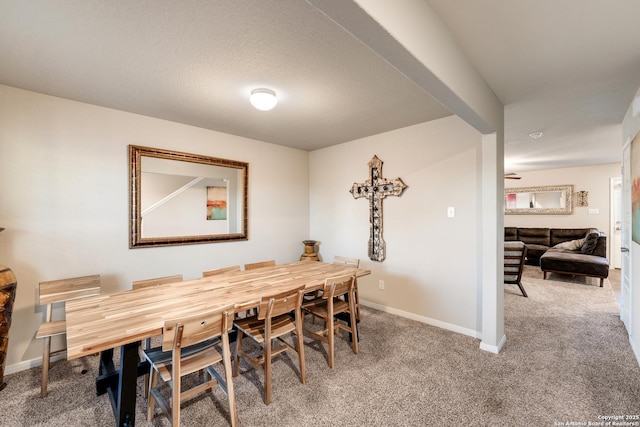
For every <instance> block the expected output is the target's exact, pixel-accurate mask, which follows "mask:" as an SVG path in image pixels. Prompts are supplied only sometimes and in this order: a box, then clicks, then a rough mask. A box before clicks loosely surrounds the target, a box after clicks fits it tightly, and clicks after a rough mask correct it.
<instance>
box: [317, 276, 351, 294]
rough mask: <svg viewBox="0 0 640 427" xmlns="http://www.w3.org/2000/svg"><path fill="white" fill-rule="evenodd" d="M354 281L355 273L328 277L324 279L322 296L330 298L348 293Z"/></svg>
mask: <svg viewBox="0 0 640 427" xmlns="http://www.w3.org/2000/svg"><path fill="white" fill-rule="evenodd" d="M354 281H355V275H353V274H348V275H344V276H338V277H328V278H327V279H325V281H324V290H323V292H322V298H325V299H331V298H334V297H339V296H342V295H345V294H350V293H351V292H352V291H353V283H354Z"/></svg>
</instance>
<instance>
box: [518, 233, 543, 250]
mask: <svg viewBox="0 0 640 427" xmlns="http://www.w3.org/2000/svg"><path fill="white" fill-rule="evenodd" d="M518 240H520V241H523V242H524V243H525V244H526V245H527V247H529V244H534V245H541V246H546V247H547V248H548V247H549V246H550V245H549V242H550V231H549V229H548V228H518Z"/></svg>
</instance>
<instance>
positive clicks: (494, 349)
mask: <svg viewBox="0 0 640 427" xmlns="http://www.w3.org/2000/svg"><path fill="white" fill-rule="evenodd" d="M506 342H507V336H506V335H503V336H502V339H501V340H500V342H499V343H498V345H489V344H486V343H485V342H484V341H482V342H480V350H484V351H488V352H490V353H494V354H498V353H500V350H502V347H504V343H506Z"/></svg>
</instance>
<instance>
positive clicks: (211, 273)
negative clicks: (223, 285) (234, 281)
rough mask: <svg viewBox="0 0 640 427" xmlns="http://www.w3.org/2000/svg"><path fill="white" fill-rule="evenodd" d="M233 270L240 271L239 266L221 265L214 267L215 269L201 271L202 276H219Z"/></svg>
mask: <svg viewBox="0 0 640 427" xmlns="http://www.w3.org/2000/svg"><path fill="white" fill-rule="evenodd" d="M234 271H240V266H239V265H232V266H230V267H222V268H216V269H215V270H207V271H203V272H202V277H209V276H219V275H221V274H226V273H231V272H234Z"/></svg>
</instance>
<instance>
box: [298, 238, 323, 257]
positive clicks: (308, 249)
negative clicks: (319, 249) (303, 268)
mask: <svg viewBox="0 0 640 427" xmlns="http://www.w3.org/2000/svg"><path fill="white" fill-rule="evenodd" d="M302 243H303V244H304V253H303V254H302V255H301V256H300V261H320V258H318V254H317V253H316V243H317V242H316V241H315V240H303V241H302Z"/></svg>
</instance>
